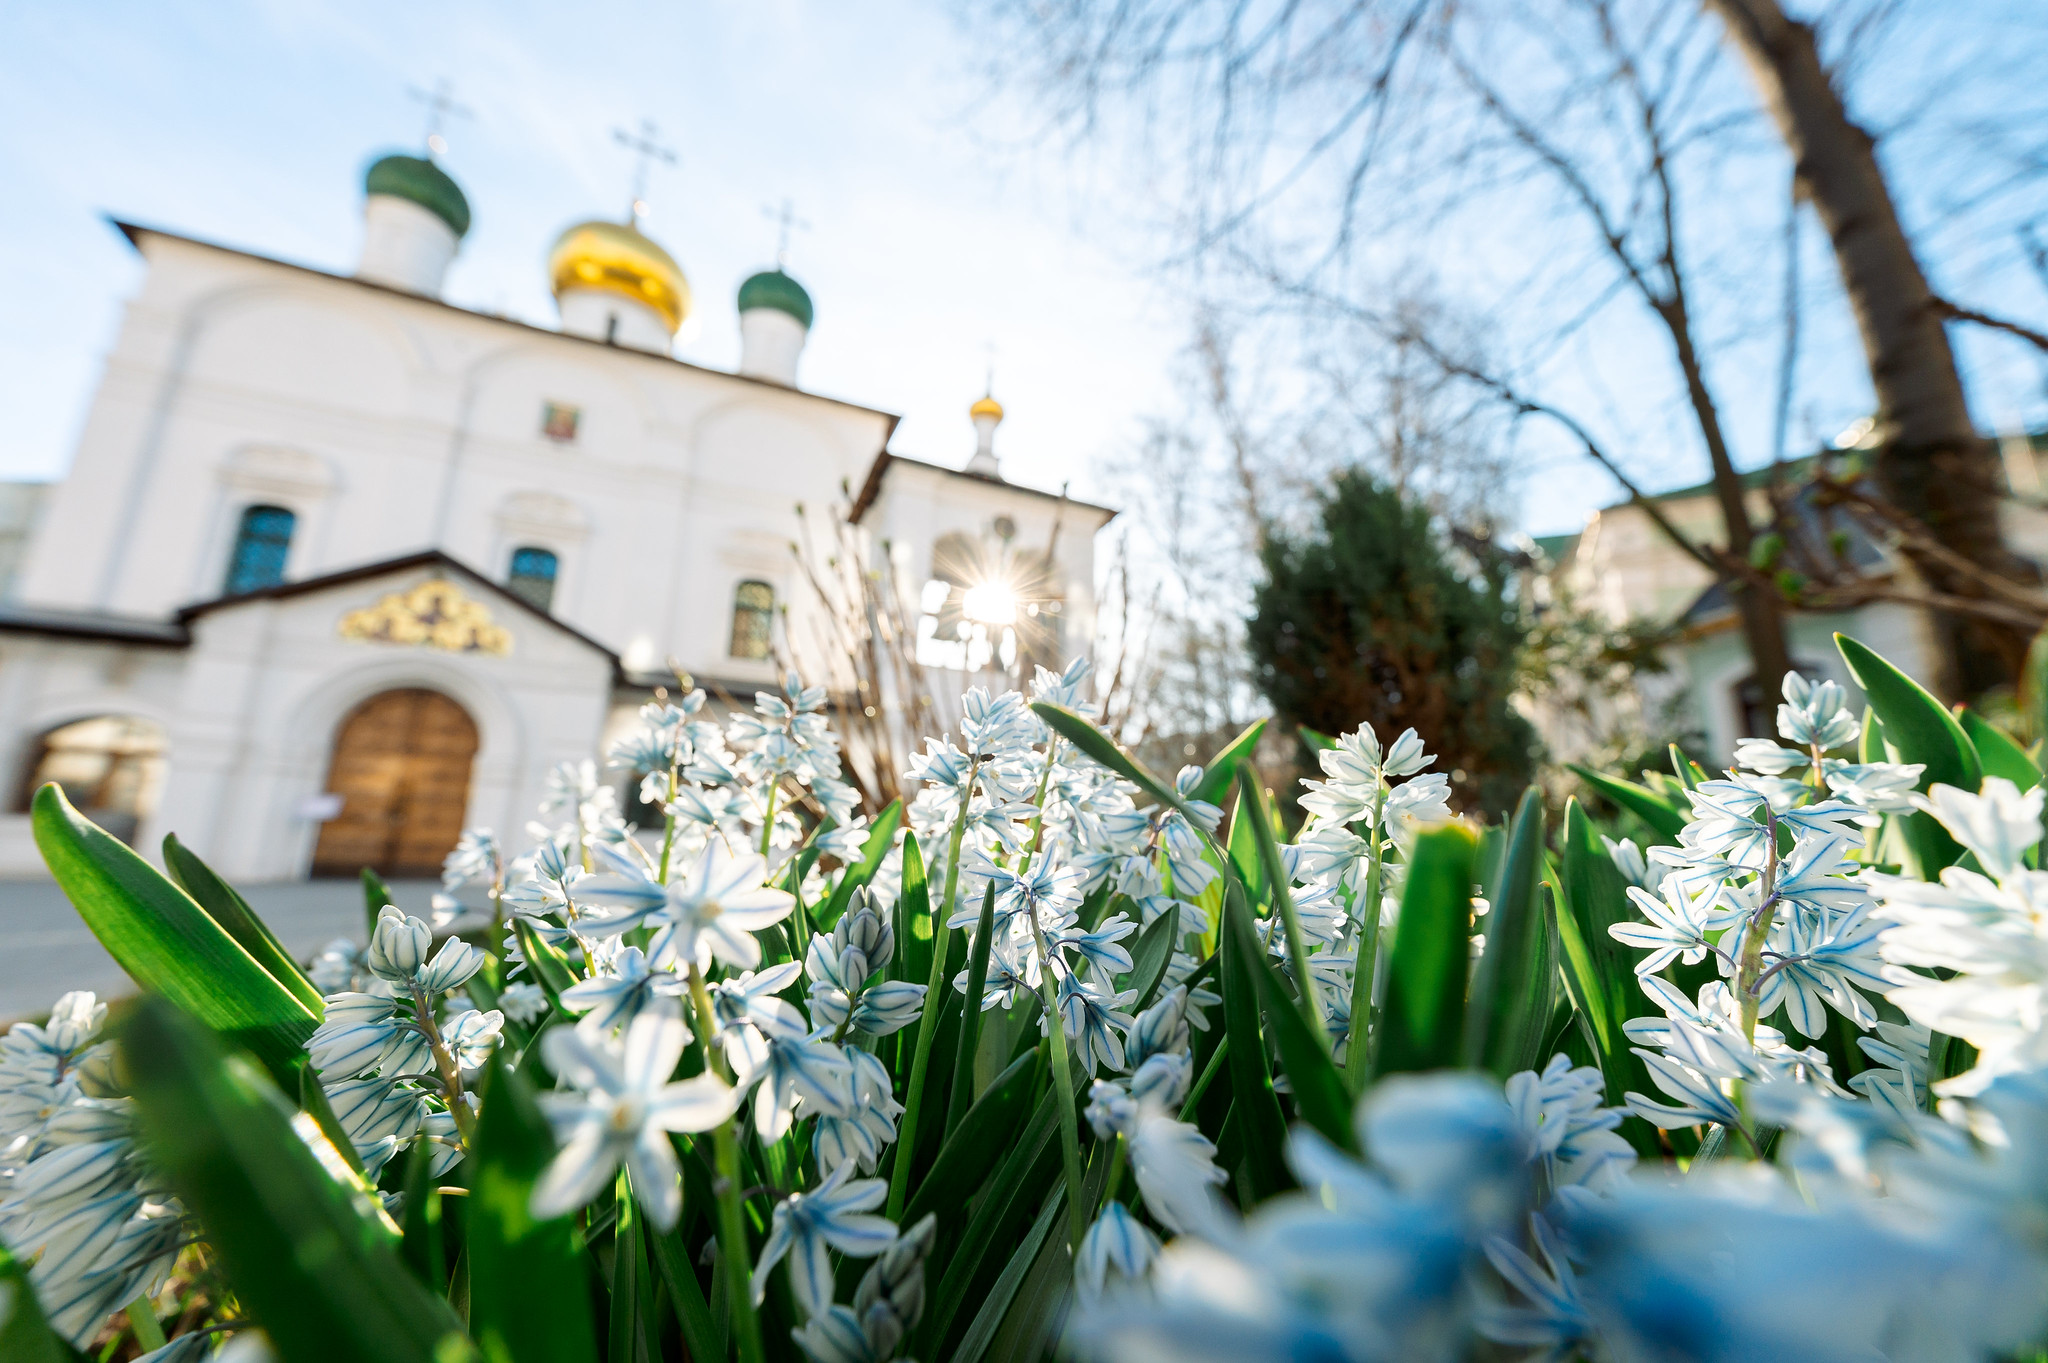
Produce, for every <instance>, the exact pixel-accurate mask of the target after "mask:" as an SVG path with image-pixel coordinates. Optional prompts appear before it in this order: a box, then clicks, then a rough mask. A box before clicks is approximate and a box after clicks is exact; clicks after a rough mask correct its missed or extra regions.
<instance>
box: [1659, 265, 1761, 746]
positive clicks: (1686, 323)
mask: <svg viewBox="0 0 2048 1363" xmlns="http://www.w3.org/2000/svg"><path fill="white" fill-rule="evenodd" d="M1672 279H1673V281H1674V288H1673V290H1672V294H1671V297H1670V298H1668V299H1666V300H1664V301H1662V302H1659V303H1657V304H1655V307H1656V309H1657V315H1658V316H1659V317H1661V318H1662V319H1663V321H1664V325H1665V327H1666V329H1667V330H1669V331H1670V333H1671V341H1672V345H1673V346H1674V347H1675V348H1676V350H1677V353H1678V368H1679V370H1680V372H1681V373H1683V374H1684V375H1685V391H1686V397H1687V398H1688V400H1690V401H1691V403H1692V410H1693V416H1694V417H1695V418H1696V419H1697V420H1698V421H1699V425H1700V435H1701V436H1702V437H1703V438H1704V439H1705V441H1706V444H1707V460H1708V463H1709V464H1711V465H1712V467H1713V471H1714V500H1715V501H1717V502H1719V503H1720V504H1721V522H1722V525H1723V527H1724V528H1725V529H1726V531H1727V534H1728V552H1729V553H1731V554H1733V555H1734V556H1735V557H1737V558H1740V559H1742V560H1744V561H1745V562H1746V561H1747V560H1748V559H1749V552H1750V546H1751V545H1752V544H1754V543H1755V541H1756V534H1755V531H1754V529H1753V528H1752V527H1751V525H1750V523H1749V501H1748V498H1746V497H1745V496H1744V495H1743V486H1742V475H1741V474H1739V473H1737V472H1736V471H1735V459H1734V457H1733V456H1732V455H1730V454H1729V453H1728V437H1727V436H1726V434H1725V433H1723V431H1722V430H1721V409H1720V408H1719V407H1718V406H1717V405H1716V404H1715V402H1714V398H1713V394H1711V393H1710V392H1708V391H1707V376H1706V372H1705V371H1704V370H1703V369H1702V368H1701V367H1700V357H1699V351H1698V350H1696V349H1694V347H1693V343H1692V319H1691V316H1690V315H1689V313H1688V312H1687V311H1686V303H1685V292H1684V290H1683V288H1682V287H1678V286H1677V281H1678V279H1679V274H1678V271H1677V270H1676V269H1675V268H1674V269H1673V270H1672ZM1722 582H1723V584H1724V585H1725V586H1726V587H1727V589H1728V594H1729V596H1730V597H1731V598H1732V601H1733V604H1734V606H1735V611H1736V614H1737V615H1738V616H1740V617H1741V620H1742V639H1743V642H1744V643H1745V644H1747V645H1748V646H1749V661H1750V664H1751V666H1752V667H1754V668H1755V672H1754V674H1753V675H1754V678H1755V681H1756V685H1757V687H1758V688H1759V689H1760V690H1761V691H1762V693H1763V695H1764V696H1766V697H1769V696H1771V695H1773V694H1775V693H1776V692H1777V690H1778V687H1779V686H1780V685H1781V684H1782V683H1783V681H1784V679H1785V674H1786V673H1787V672H1790V671H1791V670H1792V651H1791V648H1790V646H1789V645H1788V644H1787V643H1786V641H1785V603H1784V601H1783V599H1782V598H1780V597H1778V596H1775V595H1773V594H1772V593H1771V592H1769V591H1767V590H1764V589H1762V588H1759V587H1757V586H1756V585H1755V584H1753V583H1750V582H1745V581H1743V580H1742V579H1740V578H1735V577H1728V578H1723V579H1722ZM1747 736H1748V737H1752V738H1761V737H1768V736H1769V734H1768V731H1766V732H1765V733H1763V734H1751V735H1747Z"/></svg>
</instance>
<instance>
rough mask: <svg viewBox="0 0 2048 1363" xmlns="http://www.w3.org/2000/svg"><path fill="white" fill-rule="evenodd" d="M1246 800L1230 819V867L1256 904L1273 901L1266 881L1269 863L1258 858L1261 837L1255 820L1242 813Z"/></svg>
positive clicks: (1240, 802)
mask: <svg viewBox="0 0 2048 1363" xmlns="http://www.w3.org/2000/svg"><path fill="white" fill-rule="evenodd" d="M1243 810H1244V801H1243V800H1242V799H1240V800H1239V801H1238V811H1239V812H1238V813H1234V814H1232V815H1231V816H1230V842H1229V846H1228V849H1227V850H1228V852H1229V856H1230V865H1231V867H1232V868H1233V869H1234V870H1235V871H1236V872H1237V874H1238V877H1239V879H1241V880H1243V881H1244V885H1245V893H1246V894H1247V896H1249V898H1250V899H1251V902H1252V903H1254V904H1266V903H1270V902H1272V898H1273V890H1272V886H1270V885H1269V884H1268V883H1267V881H1266V864H1265V862H1264V861H1262V860H1260V858H1259V835H1258V833H1257V831H1256V829H1255V828H1254V824H1255V822H1256V821H1255V820H1254V819H1252V818H1251V817H1250V816H1249V815H1245V814H1243Z"/></svg>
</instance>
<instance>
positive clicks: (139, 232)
mask: <svg viewBox="0 0 2048 1363" xmlns="http://www.w3.org/2000/svg"><path fill="white" fill-rule="evenodd" d="M107 221H108V222H110V223H112V224H113V225H114V226H115V228H117V229H118V230H119V231H120V233H121V235H122V236H124V237H126V238H128V244H129V245H131V246H133V247H134V248H135V249H136V250H137V251H140V250H141V249H142V239H143V238H144V237H162V238H164V239H165V240H166V241H178V242H183V243H184V244H186V245H187V246H198V247H202V248H204V249H206V250H208V251H219V252H221V253H223V254H224V255H231V256H240V257H242V258H243V259H244V260H255V261H260V262H262V263H263V264H265V265H275V266H277V267H278V268H279V269H283V270H292V271H295V272H297V273H299V274H303V275H311V276H312V277H314V278H315V279H324V280H327V281H329V282H331V283H335V284H346V285H349V286H350V287H352V288H358V289H368V290H370V291H371V292H373V293H381V294H388V295H390V296H391V297H393V298H402V299H405V300H406V301H407V302H410V303H418V304H421V305H422V306H424V307H430V308H443V309H446V310H447V311H449V312H453V313H459V314H461V315H462V316H464V317H471V318H474V319H476V320H477V321H479V322H489V323H491V324H492V325H494V326H501V327H516V328H518V329H519V330H520V331H523V332H526V333H528V334H530V335H534V336H549V337H552V338H554V339H555V340H558V341H564V342H567V343H568V344H570V345H579V346H595V347H597V348H598V349H599V350H602V351H605V352H606V353H608V354H612V355H631V356H635V357H637V358H639V359H642V360H646V361H648V362H650V363H653V364H669V365H674V366H675V367H676V368H678V369H687V370H689V371H690V372H691V373H694V374H704V375H707V376H709V377H711V378H715V379H724V380H726V381H727V382H729V383H744V384H748V385H751V386H752V387H755V388H765V389H768V390H770V391H772V392H776V393H787V394H790V395H792V396H794V397H799V398H808V399H809V400H811V401H812V402H826V403H830V404H831V405H832V406H834V407H845V408H847V409H849V410H851V411H855V412H865V413H866V414H868V415H869V416H878V417H881V418H882V419H883V420H885V421H886V422H888V429H887V430H885V431H883V432H882V444H883V445H884V446H886V445H887V444H888V443H889V437H890V436H891V435H893V434H894V433H895V430H896V427H897V425H898V424H899V423H900V422H901V421H902V420H903V418H902V417H901V416H899V415H897V414H896V413H894V412H885V411H883V410H881V409H880V408H879V407H864V406H862V405H861V404H860V403H858V402H848V401H846V400H845V399H844V398H828V397H826V396H825V395H824V394H822V393H812V392H807V391H805V390H804V389H802V388H792V387H790V386H789V385H788V384H786V383H776V382H775V381H774V380H772V379H757V378H754V377H753V376H751V375H748V374H734V373H730V372H728V371H726V370H723V369H710V368H707V367H706V366H704V365H701V364H691V363H690V362H689V361H688V360H679V359H677V358H676V357H675V356H673V355H661V354H657V353H655V352H654V351H651V350H634V349H632V348H631V347H630V346H618V345H613V344H611V343H610V342H608V341H601V340H598V339H597V338H596V337H593V336H574V335H571V334H570V333H568V332H566V331H555V330H552V329H550V328H548V327H537V326H535V325H533V324H532V323H531V322H522V321H519V320H518V319H517V318H513V317H500V316H497V315H495V314H493V313H488V312H473V311H471V310H470V309H468V308H462V307H457V306H456V305H455V304H453V303H450V302H447V301H445V300H443V299H439V298H433V297H430V296H428V295H426V294H422V293H412V292H410V291H408V290H406V289H395V288H392V287H390V286H389V285H386V284H378V283H374V282H372V281H371V280H368V279H359V278H357V277H356V276H354V275H345V274H336V273H334V272H333V271H332V270H321V269H316V268H314V267H313V266H311V265H301V264H299V263H297V262H296V261H290V260H279V259H278V258H277V257H276V256H266V255H261V254H259V253H257V252H255V251H244V250H242V249H241V248H240V247H236V246H223V245H221V244H220V243H219V242H217V241H207V240H206V239H205V238H203V237H189V236H186V235H185V234H184V233H182V232H167V231H165V230H164V229H163V228H161V227H149V226H146V225H144V224H141V223H132V222H124V221H123V220H122V219H120V218H115V217H109V218H108V219H107Z"/></svg>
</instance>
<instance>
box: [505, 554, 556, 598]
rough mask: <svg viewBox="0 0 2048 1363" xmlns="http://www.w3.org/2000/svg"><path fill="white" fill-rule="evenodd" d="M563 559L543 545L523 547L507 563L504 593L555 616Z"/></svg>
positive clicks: (506, 560)
mask: <svg viewBox="0 0 2048 1363" xmlns="http://www.w3.org/2000/svg"><path fill="white" fill-rule="evenodd" d="M561 584H562V556H561V554H559V553H557V552H556V551H555V550H553V549H550V548H548V547H547V546H546V545H544V544H521V545H517V546H515V547H514V548H513V550H512V552H511V553H510V554H509V555H507V556H506V559H505V590H506V591H508V592H510V593H512V595H514V596H516V597H518V598H519V599H520V600H521V601H524V602H525V603H526V604H527V605H529V606H532V607H533V608H534V609H535V610H537V611H539V612H540V613H541V614H543V615H552V614H554V609H555V592H556V591H557V590H558V589H559V588H560V587H561Z"/></svg>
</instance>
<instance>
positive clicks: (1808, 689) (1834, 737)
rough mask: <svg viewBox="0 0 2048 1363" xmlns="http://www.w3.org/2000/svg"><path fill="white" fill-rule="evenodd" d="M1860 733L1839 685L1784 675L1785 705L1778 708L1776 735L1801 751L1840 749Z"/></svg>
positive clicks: (1847, 695)
mask: <svg viewBox="0 0 2048 1363" xmlns="http://www.w3.org/2000/svg"><path fill="white" fill-rule="evenodd" d="M1862 731H1863V726H1862V725H1860V724H1858V723H1857V722H1856V716H1855V715H1854V714H1853V713H1851V712H1850V709H1849V693H1848V692H1846V691H1844V690H1843V689H1842V686H1841V683H1839V682H1831V681H1823V682H1810V681H1808V680H1807V679H1806V678H1804V677H1802V676H1800V675H1799V674H1798V673H1797V672H1787V673H1786V674H1785V703H1784V704H1783V705H1780V706H1779V707H1778V732H1779V733H1781V734H1783V735H1784V736H1785V737H1786V738H1788V739H1790V740H1791V741H1792V742H1794V743H1797V744H1798V745H1799V746H1800V747H1802V748H1819V749H1820V750H1821V751H1823V752H1825V751H1827V750H1828V749H1829V748H1839V747H1841V746H1842V745H1843V744H1845V743H1850V742H1854V741H1855V739H1856V736H1857V735H1858V734H1859V733H1861V732H1862Z"/></svg>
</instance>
